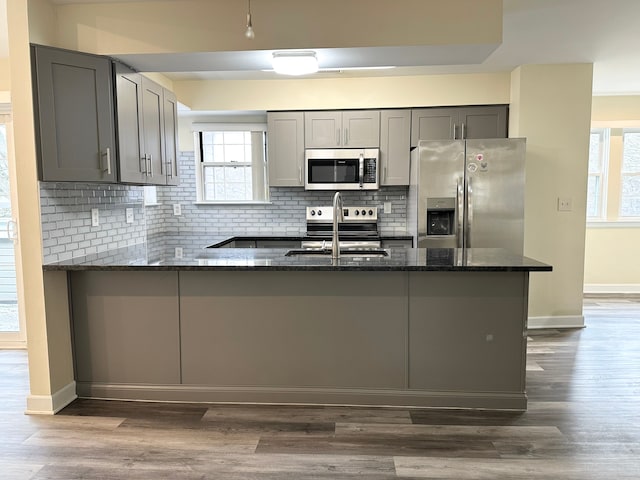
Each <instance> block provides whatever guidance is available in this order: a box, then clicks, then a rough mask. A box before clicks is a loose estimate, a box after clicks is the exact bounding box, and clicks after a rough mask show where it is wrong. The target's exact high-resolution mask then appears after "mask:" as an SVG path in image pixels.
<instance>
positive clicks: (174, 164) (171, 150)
mask: <svg viewBox="0 0 640 480" xmlns="http://www.w3.org/2000/svg"><path fill="white" fill-rule="evenodd" d="M163 100H164V106H163V110H162V118H163V120H164V169H165V170H164V172H165V174H166V182H167V185H178V181H179V179H178V141H177V139H178V101H177V99H176V96H175V94H174V93H173V92H170V91H169V90H167V89H164V91H163Z"/></svg>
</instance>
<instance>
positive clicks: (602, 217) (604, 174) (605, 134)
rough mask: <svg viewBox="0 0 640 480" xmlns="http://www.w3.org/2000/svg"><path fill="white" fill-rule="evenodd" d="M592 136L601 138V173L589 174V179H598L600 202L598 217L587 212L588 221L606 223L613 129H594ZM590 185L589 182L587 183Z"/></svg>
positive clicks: (597, 206)
mask: <svg viewBox="0 0 640 480" xmlns="http://www.w3.org/2000/svg"><path fill="white" fill-rule="evenodd" d="M591 134H598V135H599V136H600V142H599V145H600V151H599V156H600V166H601V168H600V172H597V173H591V172H588V178H589V179H590V178H598V179H599V182H598V185H599V188H598V192H597V194H598V202H597V205H596V215H594V216H589V214H588V212H587V220H588V221H589V222H593V221H596V222H597V221H606V219H607V192H608V190H607V184H608V177H609V175H608V173H609V151H610V139H611V136H610V135H611V129H609V128H592V129H591ZM587 184H588V182H587Z"/></svg>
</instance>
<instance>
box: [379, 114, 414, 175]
mask: <svg viewBox="0 0 640 480" xmlns="http://www.w3.org/2000/svg"><path fill="white" fill-rule="evenodd" d="M410 140H411V110H409V109H404V110H382V111H381V112H380V165H381V167H382V168H381V172H380V185H385V186H386V185H409V164H410V160H411V150H410V148H409V142H410Z"/></svg>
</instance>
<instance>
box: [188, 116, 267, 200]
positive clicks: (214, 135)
mask: <svg viewBox="0 0 640 480" xmlns="http://www.w3.org/2000/svg"><path fill="white" fill-rule="evenodd" d="M195 141H196V152H197V155H196V161H197V163H198V165H197V172H198V173H197V176H198V201H200V202H225V203H246V202H266V201H268V199H269V188H268V182H267V169H266V167H267V164H266V154H265V148H266V126H262V125H260V126H255V125H239V124H220V125H216V124H211V125H207V128H206V129H202V130H201V131H197V132H195Z"/></svg>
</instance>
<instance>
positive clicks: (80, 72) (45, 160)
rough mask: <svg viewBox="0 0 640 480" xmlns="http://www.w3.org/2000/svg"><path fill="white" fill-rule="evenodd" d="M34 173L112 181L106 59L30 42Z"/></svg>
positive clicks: (112, 147)
mask: <svg viewBox="0 0 640 480" xmlns="http://www.w3.org/2000/svg"><path fill="white" fill-rule="evenodd" d="M31 52H32V71H33V77H34V110H35V127H36V138H37V153H38V163H39V174H40V175H39V176H40V179H41V180H43V181H78V182H106V183H113V182H115V181H116V166H115V162H116V148H115V146H116V140H115V126H114V119H113V88H112V76H111V61H110V60H109V59H107V58H105V57H100V56H96V55H89V54H85V53H79V52H71V51H67V50H60V49H55V48H49V47H42V46H39V45H36V46H32V50H31Z"/></svg>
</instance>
